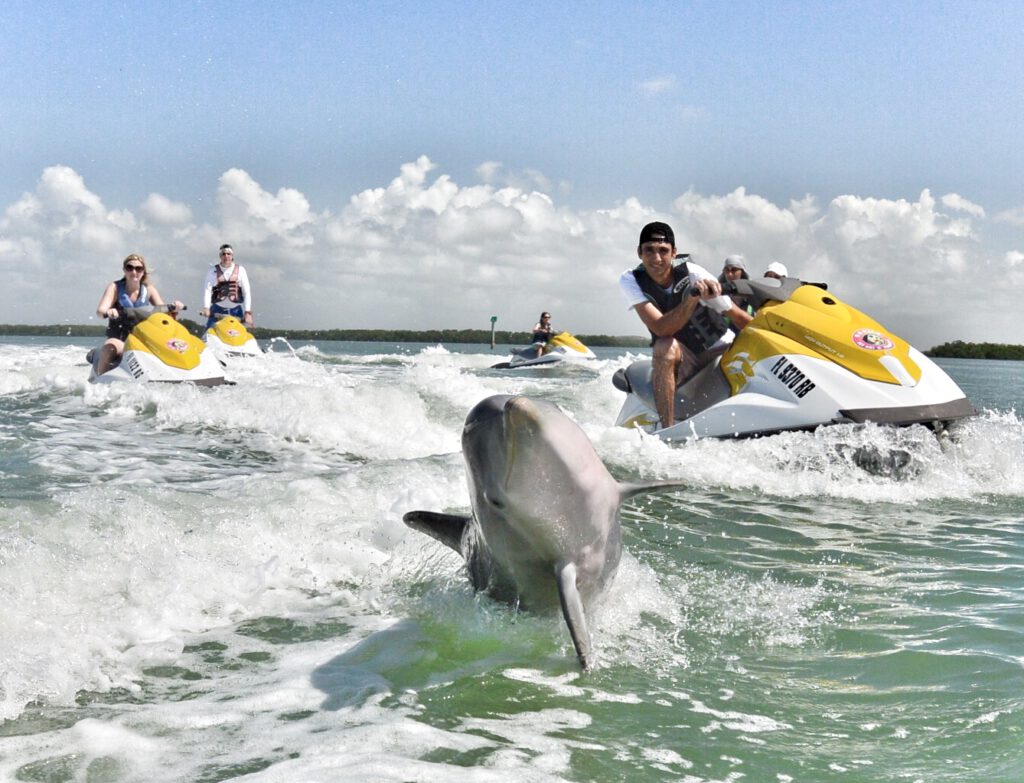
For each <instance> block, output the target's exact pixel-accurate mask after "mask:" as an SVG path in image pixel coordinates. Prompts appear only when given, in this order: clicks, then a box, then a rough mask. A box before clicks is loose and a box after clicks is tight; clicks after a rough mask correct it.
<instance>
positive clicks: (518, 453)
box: [403, 394, 683, 669]
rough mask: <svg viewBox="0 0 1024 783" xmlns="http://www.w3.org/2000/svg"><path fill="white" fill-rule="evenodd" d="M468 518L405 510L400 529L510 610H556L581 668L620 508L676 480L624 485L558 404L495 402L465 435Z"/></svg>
mask: <svg viewBox="0 0 1024 783" xmlns="http://www.w3.org/2000/svg"><path fill="white" fill-rule="evenodd" d="M462 453H463V457H464V458H465V461H466V475H467V478H468V481H469V495H470V502H471V504H472V509H473V514H472V516H465V515H454V514H441V513H436V512H432V511H410V512H408V513H407V514H405V516H404V517H403V520H404V521H405V524H407V525H408V526H409V527H411V528H413V529H414V530H419V531H421V532H423V533H426V534H427V535H429V536H432V537H433V538H436V539H437V540H438V541H440V542H442V543H443V544H445V545H447V546H449V547H451V548H452V549H454V550H455V551H456V552H459V553H460V554H461V555H462V556H463V557H464V558H465V560H466V567H467V571H468V573H469V578H470V581H471V582H472V583H473V587H474V588H475V589H477V590H483V591H486V592H487V593H488V594H490V595H491V596H493V597H494V598H496V599H498V600H501V601H505V602H507V603H510V604H512V605H513V606H516V607H522V608H524V609H530V610H539V611H543V610H546V609H554V607H555V606H557V605H560V606H561V609H562V615H563V616H564V617H565V622H566V625H568V626H569V633H570V634H571V635H572V642H573V645H574V646H575V647H576V654H577V656H578V657H579V660H580V663H581V664H582V666H583V668H584V669H587V668H590V667H591V665H592V664H593V659H594V656H593V647H592V644H591V640H590V631H589V629H588V628H587V609H588V607H589V606H590V605H591V604H592V602H593V601H594V599H595V598H596V597H597V596H598V595H600V593H601V591H602V590H603V589H604V588H605V586H607V585H608V584H609V583H610V582H611V580H612V577H613V576H614V575H615V570H616V568H617V567H618V564H619V558H620V556H621V554H622V530H621V527H620V523H619V507H620V506H621V505H622V502H623V501H624V500H626V499H627V498H630V497H632V496H634V495H637V494H639V493H641V492H649V491H651V490H656V489H666V488H681V487H682V486H683V485H682V484H679V483H674V482H647V483H642V484H620V483H619V482H617V481H616V480H615V479H614V478H612V476H611V474H610V473H609V472H608V469H607V468H606V467H605V466H604V463H603V462H601V458H600V457H598V455H597V452H596V451H594V447H593V445H592V444H591V443H590V440H589V439H588V438H587V436H586V435H585V434H584V432H583V430H581V429H580V428H579V426H577V425H576V424H575V423H574V422H573V421H572V420H571V419H569V417H568V416H566V415H565V414H564V413H562V411H561V410H560V409H559V408H558V406H557V405H555V404H554V403H551V402H547V401H545V400H536V399H531V398H529V397H512V396H509V395H504V394H500V395H495V396H493V397H488V398H487V399H485V400H482V401H481V402H479V403H477V405H476V406H475V407H474V408H473V410H471V411H470V412H469V415H468V416H467V417H466V423H465V426H464V427H463V430H462Z"/></svg>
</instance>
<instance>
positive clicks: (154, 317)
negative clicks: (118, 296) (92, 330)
mask: <svg viewBox="0 0 1024 783" xmlns="http://www.w3.org/2000/svg"><path fill="white" fill-rule="evenodd" d="M172 312H173V308H171V307H169V306H167V305H150V306H146V307H133V308H130V309H128V310H125V315H124V317H125V318H131V319H132V320H134V321H136V323H135V326H133V327H132V330H131V332H130V333H129V335H128V339H127V340H125V342H124V353H123V354H122V355H121V361H120V362H118V363H117V364H116V365H114V366H113V367H112V368H110V369H109V370H107V371H106V372H105V373H103V374H102V375H97V374H96V363H97V361H98V359H99V353H100V351H99V349H98V348H94V349H92V350H91V351H89V353H88V354H87V356H86V360H87V361H88V362H89V363H90V364H91V365H92V369H91V370H90V373H89V381H90V382H92V383H117V382H122V381H127V382H130V383H150V382H162V383H195V384H199V385H200V386H216V385H219V384H222V383H224V382H225V379H224V367H223V365H222V364H221V363H220V362H219V361H217V358H216V357H215V356H214V355H213V352H212V351H209V350H206V346H205V345H204V343H203V341H202V340H200V339H199V338H198V337H196V336H194V335H192V334H190V333H189V331H188V330H187V329H186V328H185V327H184V326H182V325H181V324H180V323H178V322H177V321H176V320H175V319H174V318H173V317H172V315H171V313H172Z"/></svg>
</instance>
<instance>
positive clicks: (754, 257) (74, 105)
mask: <svg viewBox="0 0 1024 783" xmlns="http://www.w3.org/2000/svg"><path fill="white" fill-rule="evenodd" d="M556 6H557V7H556ZM1021 30H1024V3H1020V2H1000V1H998V0H992V1H986V0H972V2H899V1H898V0H887V1H886V2H856V1H854V2H844V3H832V2H772V3H764V2H745V1H744V0H735V1H734V2H731V3H716V2H684V1H682V0H677V1H676V2H623V1H622V0H616V1H615V2H602V1H601V0H592V1H591V2H562V3H559V4H552V3H541V2H527V1H525V0H520V1H519V2H487V0H482V1H478V2H472V3H470V2H465V3H461V2H448V1H446V0H439V1H437V2H429V3H424V2H387V1H386V0H384V1H382V2H374V3H343V2H333V3H332V2H303V1H302V0H299V1H297V2H294V1H293V2H289V3H279V2H273V3H271V2H262V1H261V0H248V1H247V2H231V1H221V2H212V1H209V0H203V1H198V0H192V1H182V2H149V3H135V2H110V1H108V0H91V1H90V2H77V1H75V0H72V1H71V2H50V1H49V0H42V2H39V1H38V0H36V1H34V2H23V0H6V1H5V2H4V3H3V4H2V5H0V140H2V143H0V275H2V279H3V284H2V285H0V323H31V324H48V323H68V324H81V323H89V322H95V312H94V309H95V306H96V304H97V303H98V301H99V298H100V295H101V294H102V292H103V289H104V287H105V285H106V284H107V283H108V282H109V281H110V280H113V279H115V278H117V277H119V276H120V262H121V260H122V259H123V258H124V257H125V256H126V255H128V254H129V253H132V252H139V253H142V254H143V255H144V256H146V258H147V260H148V261H149V263H150V265H151V266H152V268H153V269H154V281H155V283H156V285H157V286H158V288H159V290H160V292H161V294H162V295H163V296H164V297H165V298H167V299H170V298H176V299H181V300H182V301H184V302H185V303H186V304H187V305H188V306H189V308H190V310H198V309H199V308H200V307H201V306H202V286H203V280H204V278H205V274H206V271H207V269H208V267H209V265H210V264H212V263H215V262H216V260H217V248H218V246H219V245H220V244H221V243H222V242H229V243H231V244H232V245H233V246H234V248H235V253H236V259H237V260H238V262H239V263H241V264H243V265H244V266H245V267H246V269H247V270H248V273H249V276H250V279H251V281H252V287H253V300H254V310H255V317H256V323H257V325H259V326H266V327H270V328H282V329H287V328H338V329H346V328H382V329H385V328H411V329H441V328H454V329H461V328H481V329H487V328H489V327H490V318H491V316H497V318H498V322H497V326H498V328H499V329H512V330H528V329H529V328H530V327H531V326H532V325H533V323H534V322H535V321H536V320H537V316H538V314H539V313H540V312H541V310H548V311H551V313H552V315H553V323H554V326H555V327H556V328H557V329H565V330H568V331H571V332H574V333H582V334H618V335H627V334H636V335H640V334H644V333H645V330H644V329H643V327H642V325H641V324H640V321H639V319H638V318H637V316H636V315H635V314H634V313H632V312H631V311H629V310H627V309H626V306H625V302H624V301H623V300H622V298H621V296H620V294H619V292H618V288H617V283H616V281H617V278H618V276H619V274H620V273H621V272H622V271H623V270H625V269H627V268H629V267H631V266H633V265H635V264H636V263H637V258H636V243H637V237H638V235H639V231H640V228H641V227H642V226H643V225H644V223H646V222H648V221H650V220H664V221H666V222H668V223H669V224H670V225H672V226H673V228H674V229H675V234H676V241H677V245H678V246H679V249H680V250H681V251H686V252H689V253H691V255H692V257H693V259H694V260H695V261H696V262H697V263H699V264H701V265H703V266H705V267H706V268H707V269H708V270H710V271H712V272H714V273H716V274H717V273H718V272H719V271H721V266H722V260H723V259H724V257H725V256H726V255H729V254H732V253H740V254H742V255H744V256H745V257H746V259H747V263H748V266H749V267H750V269H751V271H752V273H753V274H755V275H760V274H761V272H762V271H763V270H764V268H765V267H767V265H768V263H769V262H771V261H781V262H783V263H785V264H786V265H787V267H788V268H789V271H790V274H791V275H794V276H799V277H801V278H802V279H804V280H812V281H816V282H819V281H820V282H827V283H828V285H829V289H830V291H832V292H833V293H834V294H835V295H836V296H837V297H839V298H840V299H842V300H844V301H846V302H847V303H849V304H851V305H853V306H855V307H858V308H860V309H862V310H864V311H865V312H866V313H868V314H869V315H871V316H872V317H873V318H875V319H876V320H878V321H879V322H881V323H882V324H884V325H885V326H887V327H888V328H890V329H891V330H893V331H895V332H896V333H897V334H899V335H900V336H902V337H905V338H906V339H908V340H910V341H911V342H912V343H913V344H915V345H917V346H918V347H920V348H922V349H923V348H928V347H931V346H933V345H936V344H939V343H942V342H945V341H948V340H956V339H963V340H970V341H989V342H1004V343H1017V344H1020V343H1024V325H1022V324H1021V322H1020V320H1019V319H1018V318H1017V317H1016V316H1017V312H1018V311H1019V299H1020V295H1019V293H1018V292H1020V291H1021V290H1024V187H1022V182H1024V148H1022V138H1024V57H1022V56H1021V54H1020V44H1019V38H1020V31H1021Z"/></svg>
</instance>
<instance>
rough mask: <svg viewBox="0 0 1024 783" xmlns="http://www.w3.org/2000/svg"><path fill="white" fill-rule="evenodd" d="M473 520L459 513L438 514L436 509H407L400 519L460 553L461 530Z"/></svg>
mask: <svg viewBox="0 0 1024 783" xmlns="http://www.w3.org/2000/svg"><path fill="white" fill-rule="evenodd" d="M472 520H473V517H467V516H464V515H460V514H440V513H438V512H436V511H409V512H408V513H406V514H405V516H403V517H402V521H403V522H405V524H406V525H408V526H409V527H411V528H412V529H413V530H418V531H420V532H421V533H426V534H427V535H428V536H430V537H431V538H436V539H437V540H438V541H440V542H441V543H442V544H444V545H445V546H447V547H451V548H452V549H454V550H455V551H456V552H458V553H459V554H460V555H461V554H462V531H463V530H465V529H466V525H468V524H469V523H470V522H471V521H472Z"/></svg>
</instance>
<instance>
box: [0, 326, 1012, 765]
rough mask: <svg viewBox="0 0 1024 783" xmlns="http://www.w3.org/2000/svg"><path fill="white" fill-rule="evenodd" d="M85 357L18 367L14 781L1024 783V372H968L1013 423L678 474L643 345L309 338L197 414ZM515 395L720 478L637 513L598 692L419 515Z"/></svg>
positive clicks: (553, 641)
mask: <svg viewBox="0 0 1024 783" xmlns="http://www.w3.org/2000/svg"><path fill="white" fill-rule="evenodd" d="M86 345H88V341H84V342H83V341H75V340H68V341H63V340H61V339H58V338H48V339H33V340H29V339H22V340H19V339H9V340H6V341H5V342H3V343H0V482H2V484H0V487H2V490H0V492H2V495H0V667H2V668H0V720H2V722H0V779H2V780H12V781H90V783H92V782H94V781H218V780H235V779H238V780H242V779H244V780H246V781H298V780H302V781H336V780H345V781H436V780H440V779H443V780H450V781H499V780H500V781H508V780H516V781H520V780H522V781H619V780H631V781H632V780H641V781H687V782H690V783H692V782H696V781H738V780H746V781H928V782H931V781H958V782H961V781H979V782H981V781H986V782H990V781H1018V780H1021V779H1022V778H1024V749H1022V748H1024V666H1022V662H1024V620H1022V619H1021V618H1022V613H1021V611H1020V607H1021V604H1022V603H1024V479H1022V478H1021V476H1022V475H1024V470H1022V467H1024V425H1022V421H1021V414H1020V411H1021V407H1022V406H1021V403H1022V402H1024V366H1022V365H1020V364H1018V363H1011V362H980V361H966V360H965V361H945V362H942V364H943V366H944V367H946V369H947V370H948V371H949V372H950V374H951V375H953V376H954V378H955V379H956V380H957V381H958V382H959V383H960V384H961V386H962V387H963V388H964V389H965V391H966V392H967V393H968V395H969V396H970V397H971V399H972V400H973V401H974V403H975V404H976V406H977V407H978V408H979V409H980V410H981V411H982V412H981V415H980V416H979V417H977V418H976V419H974V420H972V421H970V422H967V423H965V424H963V425H962V426H960V427H958V428H956V430H955V431H954V432H953V433H952V437H950V438H948V439H945V440H941V441H940V440H937V439H936V438H935V437H934V436H932V435H931V434H930V433H928V432H926V431H924V430H918V429H915V428H911V429H907V430H900V431H888V430H883V429H878V428H873V427H866V428H853V427H850V428H846V427H835V428H829V429H825V430H821V431H819V432H818V433H800V434H785V435H780V436H776V437H773V438H767V439H763V440H755V441H743V442H734V443H726V442H717V441H702V442H696V443H690V444H687V445H683V446H678V447H674V448H670V447H668V446H665V445H664V444H661V443H659V442H657V441H654V440H651V439H649V438H643V437H641V436H640V435H639V434H638V433H636V432H629V431H625V430H619V429H616V428H614V427H613V426H611V425H612V422H613V421H614V418H615V414H616V412H617V410H618V406H619V404H620V403H621V395H620V393H619V392H617V391H616V390H615V389H614V388H613V387H612V385H611V382H610V377H611V374H612V373H613V372H614V370H615V369H616V368H617V367H619V366H621V365H622V364H624V363H625V362H626V361H627V360H628V356H629V353H628V352H626V351H622V350H618V349H615V350H611V349H598V351H597V353H598V355H599V359H598V360H597V361H596V362H593V363H591V364H590V365H588V366H586V367H575V368H569V369H557V370H554V371H551V370H532V371H527V372H521V373H519V374H511V373H508V372H501V371H494V370H491V369H489V368H490V365H491V364H493V363H495V362H497V361H500V360H502V359H504V358H505V353H504V351H503V350H501V349H500V348H499V349H498V350H496V351H493V352H492V351H491V350H490V349H489V348H488V347H487V346H452V347H450V348H441V347H438V346H424V345H405V346H394V345H386V344H379V343H366V344H355V343H321V344H310V345H302V346H296V347H294V349H293V348H292V347H291V346H288V345H287V344H286V343H284V342H277V343H274V344H273V345H272V349H273V350H272V353H270V354H269V355H268V356H267V357H266V359H265V361H258V362H250V363H242V364H237V365H233V366H232V368H231V370H232V375H233V376H234V379H235V380H236V381H237V384H236V385H234V386H228V387H220V388H216V389H194V388H188V387H169V386H168V387H144V386H140V387H104V388H101V387H97V386H90V385H89V384H87V383H86V382H85V378H86V376H87V373H88V370H87V367H86V366H85V364H84V359H83V353H84V346H86ZM496 392H511V393H525V394H531V395H535V396H540V397H545V398H547V399H552V400H554V401H556V402H558V403H559V404H560V405H562V406H563V407H564V408H565V409H566V410H567V411H569V412H570V413H571V415H572V416H573V417H574V418H576V420H577V421H578V422H579V423H580V425H581V426H582V427H583V428H584V430H585V431H586V432H587V434H588V435H589V436H590V438H591V440H592V441H593V442H594V444H595V447H596V448H597V449H598V452H599V453H600V455H601V456H602V458H603V459H604V460H605V462H606V463H607V464H608V465H609V467H610V469H611V470H612V472H613V473H614V474H615V475H616V476H617V477H618V478H620V479H623V480H628V479H639V478H645V479H646V478H673V479H683V480H686V481H687V482H689V483H690V485H691V487H692V488H691V489H690V490H689V491H687V492H685V493H674V494H663V495H656V496H650V497H647V498H640V499H638V500H637V501H635V502H631V503H630V504H629V505H628V506H627V508H626V509H625V511H624V514H623V526H624V537H625V546H626V554H625V556H624V561H623V563H622V565H621V567H620V569H619V573H618V575H617V577H616V580H615V583H614V585H613V586H612V588H611V590H610V591H609V593H608V594H607V595H606V597H605V599H604V601H603V602H602V604H601V606H600V607H599V608H598V611H597V615H596V617H594V618H593V622H592V627H593V630H594V637H595V643H596V646H597V651H598V657H599V665H598V667H597V668H596V670H595V671H593V672H591V673H588V674H585V675H584V674H581V673H580V672H579V670H578V668H577V666H576V663H575V659H574V656H573V653H572V645H571V642H570V640H569V638H568V634H567V633H566V631H565V628H564V625H563V624H562V623H561V621H560V620H559V619H558V618H553V617H547V616H532V615H525V614H520V615H516V614H514V613H513V612H511V611H510V610H509V609H507V608H506V607H504V606H501V605H498V604H495V603H493V602H491V601H489V600H488V599H486V598H481V597H479V596H475V595H474V594H473V593H472V591H471V590H470V589H469V586H468V583H467V582H466V580H465V579H464V577H463V576H462V575H461V574H460V573H459V567H460V563H459V560H458V558H457V557H456V556H455V555H454V554H453V553H450V552H447V551H445V550H443V548H442V547H440V545H436V544H435V543H433V542H431V541H428V540H426V539H425V538H423V537H422V536H419V535H418V534H416V533H413V532H412V531H408V530H407V529H406V528H405V527H404V525H403V524H402V522H401V516H402V514H403V513H404V512H405V511H407V510H410V509H414V508H430V509H438V510H441V509H449V510H465V509H466V508H467V507H468V496H467V492H466V486H465V478H464V475H463V467H462V460H461V456H460V455H459V453H458V449H459V434H460V430H461V425H462V420H463V418H464V417H465V414H466V412H467V411H468V410H469V408H470V407H471V406H472V405H473V404H475V403H476V402H477V401H478V400H479V399H481V398H482V397H484V396H486V395H487V394H491V393H496ZM863 449H870V450H876V451H878V452H879V453H885V452H887V451H892V450H898V451H900V452H901V453H904V454H906V455H908V456H909V459H908V460H906V461H905V464H904V462H901V463H899V464H898V465H895V466H893V467H891V468H886V466H885V463H884V462H883V463H881V464H880V465H876V466H874V467H870V468H869V469H865V467H863V466H862V464H860V463H858V461H857V460H856V459H855V458H854V455H855V454H857V453H859V452H862V451H863Z"/></svg>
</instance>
